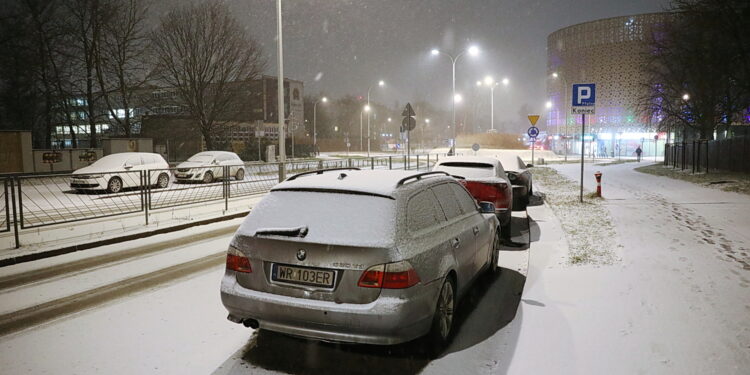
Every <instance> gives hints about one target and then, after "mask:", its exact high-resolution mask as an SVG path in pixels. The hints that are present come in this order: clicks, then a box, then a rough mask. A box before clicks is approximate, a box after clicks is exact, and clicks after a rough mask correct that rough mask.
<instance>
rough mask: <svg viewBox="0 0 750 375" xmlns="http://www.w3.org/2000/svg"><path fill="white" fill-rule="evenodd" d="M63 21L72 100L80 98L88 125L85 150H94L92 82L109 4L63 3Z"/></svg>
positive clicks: (97, 0) (95, 95)
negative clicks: (66, 29) (67, 33)
mask: <svg viewBox="0 0 750 375" xmlns="http://www.w3.org/2000/svg"><path fill="white" fill-rule="evenodd" d="M64 3H65V10H66V13H67V17H66V21H67V23H68V27H69V29H70V30H71V35H72V44H71V47H72V48H71V51H72V52H73V53H71V62H74V63H75V64H76V66H75V67H74V68H73V69H72V70H71V73H72V74H71V82H72V83H73V88H74V90H73V92H72V94H73V96H74V98H73V99H78V98H83V99H84V100H85V104H84V108H85V113H86V116H85V117H86V120H87V122H88V125H89V147H92V148H93V147H97V145H98V142H97V138H96V124H97V121H98V120H99V113H98V112H97V108H96V105H97V100H98V99H99V89H98V87H97V81H96V57H97V50H98V48H99V43H100V41H101V36H102V29H103V25H104V23H105V22H106V21H107V16H108V13H109V12H108V9H107V6H108V5H109V3H108V2H107V1H106V0H65V1H64Z"/></svg>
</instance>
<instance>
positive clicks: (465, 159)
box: [438, 156, 500, 165]
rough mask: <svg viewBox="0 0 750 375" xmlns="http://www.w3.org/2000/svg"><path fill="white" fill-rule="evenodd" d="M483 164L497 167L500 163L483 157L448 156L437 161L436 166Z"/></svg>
mask: <svg viewBox="0 0 750 375" xmlns="http://www.w3.org/2000/svg"><path fill="white" fill-rule="evenodd" d="M451 162H454V163H485V164H492V165H497V164H498V163H499V162H500V161H499V160H497V159H495V158H488V157H484V156H448V157H445V158H443V159H440V161H438V165H441V164H444V163H451Z"/></svg>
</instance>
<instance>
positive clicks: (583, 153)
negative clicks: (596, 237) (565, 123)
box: [579, 113, 586, 203]
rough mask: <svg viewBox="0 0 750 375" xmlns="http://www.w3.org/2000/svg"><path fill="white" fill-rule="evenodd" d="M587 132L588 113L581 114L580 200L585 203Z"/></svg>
mask: <svg viewBox="0 0 750 375" xmlns="http://www.w3.org/2000/svg"><path fill="white" fill-rule="evenodd" d="M585 132H586V114H585V113H582V114H581V194H580V198H579V199H580V201H581V203H583V159H584V158H585V157H586V149H585V147H586V146H585V145H586V142H584V138H583V134H584V133H585Z"/></svg>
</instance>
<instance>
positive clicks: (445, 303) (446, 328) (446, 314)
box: [435, 278, 456, 342]
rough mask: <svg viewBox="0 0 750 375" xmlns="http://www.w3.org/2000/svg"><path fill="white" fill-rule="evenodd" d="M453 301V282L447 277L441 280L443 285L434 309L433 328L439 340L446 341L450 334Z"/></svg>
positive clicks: (454, 301) (454, 300)
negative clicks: (434, 323)
mask: <svg viewBox="0 0 750 375" xmlns="http://www.w3.org/2000/svg"><path fill="white" fill-rule="evenodd" d="M455 303H456V299H455V294H454V291H453V282H452V281H451V280H450V278H448V279H446V280H445V282H443V287H442V288H441V289H440V295H439V296H438V303H437V308H436V310H435V320H436V321H435V322H436V327H435V328H436V329H437V332H436V333H437V334H438V335H439V339H440V341H441V342H446V341H448V337H449V336H450V334H451V329H452V328H453V311H454V307H455Z"/></svg>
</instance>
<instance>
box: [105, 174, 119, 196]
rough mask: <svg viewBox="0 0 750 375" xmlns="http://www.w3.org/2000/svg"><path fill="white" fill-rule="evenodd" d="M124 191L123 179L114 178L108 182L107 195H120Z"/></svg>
mask: <svg viewBox="0 0 750 375" xmlns="http://www.w3.org/2000/svg"><path fill="white" fill-rule="evenodd" d="M121 191H122V179H121V178H120V177H112V178H110V179H109V181H107V193H113V194H114V193H119V192H121Z"/></svg>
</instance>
